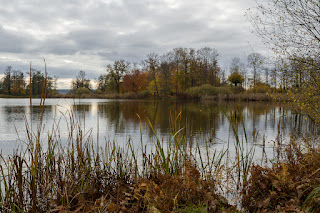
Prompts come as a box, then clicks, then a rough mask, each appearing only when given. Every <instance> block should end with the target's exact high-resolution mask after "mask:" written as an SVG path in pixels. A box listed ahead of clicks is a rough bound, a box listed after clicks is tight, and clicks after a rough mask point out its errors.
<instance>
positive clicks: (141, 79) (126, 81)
mask: <svg viewBox="0 0 320 213" xmlns="http://www.w3.org/2000/svg"><path fill="white" fill-rule="evenodd" d="M121 87H122V89H123V91H124V92H134V93H138V92H142V91H144V90H146V89H147V87H148V80H147V73H146V72H141V71H140V70H139V69H135V70H133V71H132V72H131V73H127V74H125V75H124V76H123V82H122V85H121Z"/></svg>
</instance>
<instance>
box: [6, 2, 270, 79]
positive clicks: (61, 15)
mask: <svg viewBox="0 0 320 213" xmlns="http://www.w3.org/2000/svg"><path fill="white" fill-rule="evenodd" d="M0 4H1V5H2V6H1V7H0V26H7V28H4V27H0V57H1V56H6V55H8V54H11V56H12V57H14V58H17V59H19V58H20V59H21V60H22V62H21V61H20V62H19V60H17V61H10V62H9V63H13V64H11V65H13V66H14V64H16V65H17V66H25V64H27V63H26V61H28V60H30V59H32V58H33V57H34V58H41V57H42V56H46V55H50V58H51V60H52V64H53V65H54V67H52V69H51V71H52V73H53V74H54V75H58V76H59V77H60V78H67V77H68V78H69V77H73V76H74V75H75V72H77V70H80V69H82V68H83V67H85V68H86V71H87V73H88V75H91V76H97V75H98V74H99V72H103V71H104V67H105V65H106V64H107V63H109V62H111V61H113V60H118V59H122V58H123V59H125V60H128V61H131V62H139V61H141V60H143V59H145V57H146V55H147V54H148V53H150V52H157V53H159V54H162V53H164V52H166V51H169V50H171V49H173V48H175V47H193V48H201V47H204V46H210V47H213V48H217V49H218V51H219V53H220V60H221V62H220V63H221V64H227V63H229V62H230V60H229V58H231V57H232V56H241V55H243V54H244V51H246V50H244V49H250V47H249V45H248V42H251V45H254V46H255V45H256V44H259V45H258V46H257V47H258V48H257V49H256V50H255V51H263V50H264V49H263V48H262V47H261V45H260V44H261V43H259V42H260V41H259V40H258V39H255V38H254V36H253V35H251V34H250V30H249V25H248V23H247V22H246V21H245V18H244V17H243V15H244V13H245V9H247V8H248V7H252V6H254V1H252V0H216V1H211V0H203V1H191V0H185V1H180V0H175V1H170V0H135V1H132V0H93V1H87V0H68V1H64V0H56V1H49V0H33V1H20V0H11V1H6V0H0ZM8 26H9V27H12V28H13V30H8ZM21 57H22V58H21ZM62 58H64V59H66V60H72V61H75V63H72V64H63V62H61V61H63V60H62ZM84 60H88V61H84ZM56 61H59V63H56ZM1 63H3V61H2V62H1ZM86 64H88V66H87V67H86V66H85V65H86ZM39 66H40V67H41V64H39ZM0 68H1V67H0ZM89 72H92V74H89Z"/></svg>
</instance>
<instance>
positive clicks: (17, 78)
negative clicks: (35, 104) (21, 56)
mask: <svg viewBox="0 0 320 213" xmlns="http://www.w3.org/2000/svg"><path fill="white" fill-rule="evenodd" d="M11 78H12V82H13V83H12V88H11V94H12V95H25V94H26V88H25V87H26V82H25V79H24V74H23V72H21V71H18V70H14V71H13V72H12V77H11Z"/></svg>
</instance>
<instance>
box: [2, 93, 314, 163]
mask: <svg viewBox="0 0 320 213" xmlns="http://www.w3.org/2000/svg"><path fill="white" fill-rule="evenodd" d="M39 104H40V99H33V103H32V105H33V106H32V108H31V107H30V102H29V99H0V123H1V125H0V135H1V137H0V149H1V150H2V153H3V154H4V155H8V154H11V153H13V150H14V149H17V148H19V147H21V146H22V147H23V146H24V144H25V143H27V140H26V139H27V138H26V125H29V126H30V128H29V129H31V128H32V131H33V132H36V130H37V127H38V125H39V116H40V115H39ZM70 112H73V114H74V115H75V116H74V118H76V119H78V121H79V123H81V128H82V129H83V130H84V131H83V132H84V135H85V137H89V136H90V137H89V138H91V140H92V141H93V142H94V143H95V144H99V146H103V144H105V142H106V140H109V141H115V143H118V144H119V145H120V146H123V145H125V144H126V143H127V141H128V140H129V138H130V139H131V141H132V144H133V145H134V147H135V149H139V146H141V144H147V145H148V146H151V147H152V143H153V142H154V141H155V134H156V135H157V137H158V138H159V139H160V140H162V141H163V142H164V143H165V142H167V141H168V140H169V137H170V136H172V135H174V134H175V133H176V132H178V134H177V135H185V136H186V138H187V140H188V141H193V142H195V141H196V142H198V143H199V144H200V146H202V145H203V146H208V145H209V147H210V149H211V150H218V151H220V150H226V149H228V150H229V151H230V153H231V155H232V152H233V151H232V150H233V149H234V145H233V144H234V143H235V137H234V132H233V129H232V125H233V126H234V127H236V129H237V134H238V136H239V139H240V140H241V141H242V142H244V144H245V146H246V147H247V148H248V147H249V148H250V147H253V148H254V149H255V157H254V158H255V160H263V159H272V158H273V157H274V156H275V153H274V144H275V143H286V142H287V141H288V140H289V138H290V135H291V134H292V133H294V134H295V135H297V136H298V137H307V136H313V135H317V134H318V130H317V128H316V127H315V125H313V123H312V121H311V120H309V119H306V118H303V117H302V116H300V115H297V114H294V113H293V112H292V111H291V110H290V109H288V108H287V107H285V106H284V105H283V104H280V105H279V104H275V103H268V102H266V103H264V102H251V103H235V102H228V103H225V102H222V103H216V102H201V101H181V102H175V101H137V100H103V99H46V101H45V107H44V113H43V125H42V141H43V142H44V143H46V140H47V138H46V132H48V131H52V128H53V127H54V128H55V130H56V131H57V135H59V140H60V141H61V142H62V143H64V141H67V138H68V136H69V135H68V134H69V128H70V126H69V125H68V122H67V121H68V119H69V115H70ZM231 120H233V121H231ZM151 126H152V127H153V128H151ZM153 129H154V131H153Z"/></svg>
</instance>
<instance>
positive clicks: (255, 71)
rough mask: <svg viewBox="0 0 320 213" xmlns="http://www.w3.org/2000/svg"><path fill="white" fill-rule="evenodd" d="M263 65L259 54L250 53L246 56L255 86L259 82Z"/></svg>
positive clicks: (262, 59)
mask: <svg viewBox="0 0 320 213" xmlns="http://www.w3.org/2000/svg"><path fill="white" fill-rule="evenodd" d="M263 63H264V58H263V56H262V55H261V54H259V53H251V54H250V55H248V65H249V67H251V68H252V75H253V85H256V84H257V82H259V81H260V72H261V69H262V65H263Z"/></svg>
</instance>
